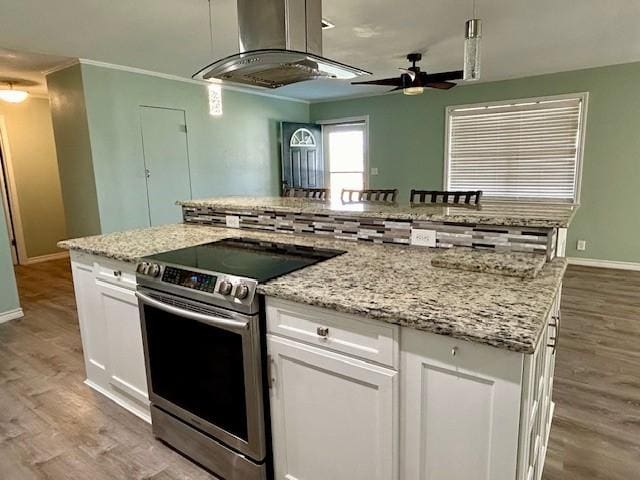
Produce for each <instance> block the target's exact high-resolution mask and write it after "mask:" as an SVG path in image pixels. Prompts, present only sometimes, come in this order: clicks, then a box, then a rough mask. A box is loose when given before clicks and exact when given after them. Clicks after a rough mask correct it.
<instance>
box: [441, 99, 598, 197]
mask: <svg viewBox="0 0 640 480" xmlns="http://www.w3.org/2000/svg"><path fill="white" fill-rule="evenodd" d="M586 99H587V95H586V94H575V95H571V96H561V97H550V98H544V99H532V100H517V101H510V102H500V103H494V104H483V105H467V106H456V107H449V108H448V109H447V146H446V165H445V188H446V189H447V190H482V191H483V193H484V198H490V199H491V198H493V199H510V200H514V199H515V200H523V201H526V200H529V201H550V202H571V203H577V202H578V201H579V197H580V170H581V163H582V140H583V135H584V115H585V109H586Z"/></svg>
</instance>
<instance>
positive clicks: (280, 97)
mask: <svg viewBox="0 0 640 480" xmlns="http://www.w3.org/2000/svg"><path fill="white" fill-rule="evenodd" d="M76 63H80V64H82V65H92V66H94V67H101V68H109V69H111V70H121V71H123V72H129V73H137V74H140V75H148V76H151V77H158V78H163V79H165V80H173V81H176V82H184V83H191V84H195V85H204V86H206V85H210V83H209V82H204V81H201V80H194V79H193V78H187V77H181V76H179V75H171V74H169V73H161V72H154V71H153V70H145V69H143V68H137V67H127V66H125V65H117V64H114V63H106V62H99V61H97V60H89V59H86V58H79V59H78V60H77V62H76ZM68 66H71V65H68ZM65 68H66V67H65ZM220 85H221V86H222V88H223V89H224V90H231V91H235V92H242V93H247V94H249V95H258V96H260V97H268V98H275V99H278V100H285V101H288V102H298V103H304V104H306V105H309V103H311V102H309V101H308V100H302V99H299V98H291V97H285V96H283V95H276V94H273V93H267V92H263V91H262V90H258V89H257V88H251V87H238V86H235V85H229V84H227V83H224V82H222V83H220Z"/></svg>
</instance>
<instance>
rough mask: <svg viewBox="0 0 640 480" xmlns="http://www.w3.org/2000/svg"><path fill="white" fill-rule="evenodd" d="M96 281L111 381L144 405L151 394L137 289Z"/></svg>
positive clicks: (122, 391)
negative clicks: (148, 388) (148, 390)
mask: <svg viewBox="0 0 640 480" xmlns="http://www.w3.org/2000/svg"><path fill="white" fill-rule="evenodd" d="M96 283H97V285H98V291H99V292H100V299H101V302H102V305H101V307H102V313H103V315H104V324H105V326H106V331H107V336H106V341H107V346H108V350H109V363H108V375H109V383H110V385H111V386H112V387H113V388H116V389H118V390H119V391H120V392H121V393H123V394H124V395H127V396H129V397H131V398H132V399H133V400H136V401H138V402H140V403H141V404H143V405H144V403H145V402H147V401H148V399H149V397H148V394H147V376H146V370H145V364H144V350H143V346H142V330H141V326H140V312H139V310H138V300H137V298H136V296H135V292H134V291H132V290H127V289H125V288H122V287H118V286H115V285H111V284H109V283H106V282H103V281H101V280H96Z"/></svg>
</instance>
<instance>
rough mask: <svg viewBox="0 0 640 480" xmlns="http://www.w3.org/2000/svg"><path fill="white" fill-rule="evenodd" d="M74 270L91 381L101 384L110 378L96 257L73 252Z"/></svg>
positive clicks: (82, 333) (83, 346)
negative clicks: (95, 267)
mask: <svg viewBox="0 0 640 480" xmlns="http://www.w3.org/2000/svg"><path fill="white" fill-rule="evenodd" d="M71 258H72V262H71V271H72V273H73V286H74V290H75V294H76V305H77V309H78V323H79V324H80V336H81V338H82V349H83V351H84V361H85V369H86V372H87V378H88V379H92V380H93V381H95V382H96V383H98V384H101V383H104V382H105V381H106V379H107V363H108V358H107V356H108V352H107V343H106V342H105V338H106V337H107V330H106V325H105V323H104V317H103V315H102V314H101V311H100V297H99V295H98V287H97V285H96V283H95V276H94V273H93V258H92V257H90V256H88V255H82V254H79V253H76V252H72V256H71Z"/></svg>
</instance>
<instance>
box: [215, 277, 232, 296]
mask: <svg viewBox="0 0 640 480" xmlns="http://www.w3.org/2000/svg"><path fill="white" fill-rule="evenodd" d="M232 287H233V286H232V285H231V282H228V281H226V280H223V281H221V282H220V285H219V286H218V293H220V294H221V295H229V294H230V293H231V288H232Z"/></svg>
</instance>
